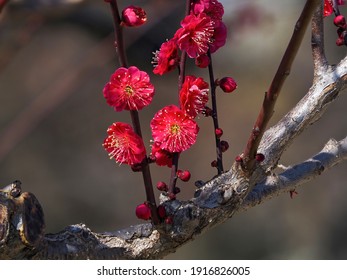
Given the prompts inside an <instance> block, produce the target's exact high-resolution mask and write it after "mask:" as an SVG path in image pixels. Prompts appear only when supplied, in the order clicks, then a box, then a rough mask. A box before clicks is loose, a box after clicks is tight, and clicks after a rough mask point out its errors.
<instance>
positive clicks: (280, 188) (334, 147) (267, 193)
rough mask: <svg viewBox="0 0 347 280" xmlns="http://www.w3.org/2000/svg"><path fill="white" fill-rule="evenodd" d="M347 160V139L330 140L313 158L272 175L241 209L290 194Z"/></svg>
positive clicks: (248, 198)
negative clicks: (282, 194)
mask: <svg viewBox="0 0 347 280" xmlns="http://www.w3.org/2000/svg"><path fill="white" fill-rule="evenodd" d="M344 160H347V137H345V138H344V139H342V140H341V141H339V142H337V141H336V140H334V139H331V140H329V142H328V143H326V144H325V146H324V148H323V149H322V150H321V151H320V152H319V153H318V154H316V155H315V156H313V157H312V158H310V159H308V160H306V161H304V162H302V163H299V164H297V165H294V166H293V167H289V168H288V169H286V170H285V171H284V172H283V173H281V174H279V175H276V174H272V175H270V176H268V177H267V178H266V180H265V181H264V182H262V183H260V184H258V185H256V187H255V188H254V189H253V191H252V192H251V193H250V194H249V195H248V196H247V198H246V200H245V202H244V203H243V204H242V207H241V209H243V210H246V209H248V208H250V207H253V206H255V205H258V204H260V203H262V202H265V201H266V200H268V199H270V198H273V197H274V196H278V195H279V194H281V193H283V192H289V191H290V190H292V189H295V188H297V187H299V186H301V185H303V184H305V183H307V182H309V181H311V180H313V179H315V178H316V177H317V176H319V175H321V174H322V173H323V172H324V171H327V170H328V169H330V168H332V167H334V166H335V165H337V164H339V163H341V162H342V161H344Z"/></svg>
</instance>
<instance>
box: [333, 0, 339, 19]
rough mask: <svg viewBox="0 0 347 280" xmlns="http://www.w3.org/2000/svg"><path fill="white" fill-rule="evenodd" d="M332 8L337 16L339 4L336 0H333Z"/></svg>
mask: <svg viewBox="0 0 347 280" xmlns="http://www.w3.org/2000/svg"><path fill="white" fill-rule="evenodd" d="M333 9H334V14H335V16H339V15H340V9H339V5H338V4H337V0H333Z"/></svg>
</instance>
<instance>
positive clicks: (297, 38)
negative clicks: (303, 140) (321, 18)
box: [243, 0, 321, 176]
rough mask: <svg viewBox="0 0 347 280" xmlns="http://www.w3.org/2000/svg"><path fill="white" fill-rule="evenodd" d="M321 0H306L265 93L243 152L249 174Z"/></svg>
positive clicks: (246, 170) (246, 171)
mask: <svg viewBox="0 0 347 280" xmlns="http://www.w3.org/2000/svg"><path fill="white" fill-rule="evenodd" d="M320 2H321V1H320V0H307V1H306V4H305V6H304V8H303V10H302V12H301V15H300V17H299V19H298V21H297V22H296V24H295V28H294V32H293V35H292V37H291V39H290V41H289V44H288V46H287V49H286V51H285V53H284V55H283V57H282V61H281V63H280V65H279V67H278V69H277V72H276V74H275V76H274V78H273V80H272V83H271V85H270V88H269V89H268V91H267V92H266V93H265V97H264V101H263V105H262V107H261V109H260V112H259V115H258V117H257V120H256V122H255V124H254V126H253V129H252V132H251V135H250V137H249V139H248V142H247V145H246V148H245V150H244V152H243V170H244V171H245V173H246V174H247V175H248V176H250V175H251V174H252V173H253V170H254V168H255V163H256V159H255V156H256V154H257V150H258V147H259V144H260V140H261V138H262V136H263V134H264V132H265V129H266V126H267V124H268V123H269V120H270V119H271V117H272V115H273V112H274V107H275V104H276V100H277V98H278V96H279V94H280V91H281V88H282V86H283V84H284V81H285V79H286V78H287V77H288V75H289V73H290V69H291V66H292V63H293V61H294V58H295V56H296V54H297V52H298V49H299V47H300V45H301V42H302V40H303V37H304V34H305V31H306V29H307V26H308V25H309V23H310V20H311V18H312V15H313V13H314V11H315V10H316V8H317V6H318V4H319V3H320Z"/></svg>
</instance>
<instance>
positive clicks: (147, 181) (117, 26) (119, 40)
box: [110, 0, 160, 225]
mask: <svg viewBox="0 0 347 280" xmlns="http://www.w3.org/2000/svg"><path fill="white" fill-rule="evenodd" d="M110 6H111V10H112V15H113V21H114V32H115V37H116V39H115V40H116V41H115V46H116V49H117V55H118V59H119V63H120V65H121V66H122V67H127V66H128V62H127V56H126V52H125V47H124V39H123V27H122V25H121V18H120V14H119V9H118V4H117V0H110ZM130 116H131V121H132V124H133V128H134V131H135V133H136V134H137V135H138V136H140V137H141V138H142V132H141V124H140V118H139V113H138V111H135V110H131V111H130ZM141 169H142V177H143V182H144V185H145V191H146V199H147V202H148V205H149V207H150V209H151V217H152V222H153V224H155V225H156V224H159V223H160V219H159V216H158V212H157V205H156V201H155V196H154V191H153V183H152V176H151V172H150V169H149V162H148V159H147V157H146V158H145V159H144V160H143V161H142V162H141Z"/></svg>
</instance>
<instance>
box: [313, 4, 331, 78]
mask: <svg viewBox="0 0 347 280" xmlns="http://www.w3.org/2000/svg"><path fill="white" fill-rule="evenodd" d="M311 45H312V56H313V71H314V77H315V79H319V77H320V76H321V75H323V74H324V72H326V70H327V68H328V61H327V58H326V56H325V51H324V25H323V2H321V3H320V5H319V6H318V9H317V11H316V12H315V13H314V15H313V18H312V37H311Z"/></svg>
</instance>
